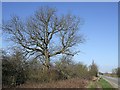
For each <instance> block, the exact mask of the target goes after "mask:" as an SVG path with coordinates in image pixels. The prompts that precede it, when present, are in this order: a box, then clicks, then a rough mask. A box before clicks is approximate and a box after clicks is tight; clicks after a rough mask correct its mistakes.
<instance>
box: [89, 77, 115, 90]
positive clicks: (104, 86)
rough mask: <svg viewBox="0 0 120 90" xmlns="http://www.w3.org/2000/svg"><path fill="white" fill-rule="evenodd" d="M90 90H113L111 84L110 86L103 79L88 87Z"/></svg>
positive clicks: (91, 83)
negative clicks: (98, 89)
mask: <svg viewBox="0 0 120 90" xmlns="http://www.w3.org/2000/svg"><path fill="white" fill-rule="evenodd" d="M88 88H90V90H95V88H102V89H103V90H113V89H112V88H113V87H112V86H111V84H109V83H108V82H107V81H106V80H104V79H103V78H101V79H99V80H98V81H94V82H93V81H91V82H90V83H89V85H88Z"/></svg>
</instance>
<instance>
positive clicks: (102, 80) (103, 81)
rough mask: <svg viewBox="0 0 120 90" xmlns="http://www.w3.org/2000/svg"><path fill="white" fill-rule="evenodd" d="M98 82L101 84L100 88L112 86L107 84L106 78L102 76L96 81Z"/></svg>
mask: <svg viewBox="0 0 120 90" xmlns="http://www.w3.org/2000/svg"><path fill="white" fill-rule="evenodd" d="M98 84H99V85H101V87H102V88H113V87H112V86H111V84H109V83H108V82H107V81H106V80H104V79H103V78H101V79H100V80H99V81H98Z"/></svg>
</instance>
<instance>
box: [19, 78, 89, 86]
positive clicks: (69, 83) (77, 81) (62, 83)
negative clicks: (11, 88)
mask: <svg viewBox="0 0 120 90" xmlns="http://www.w3.org/2000/svg"><path fill="white" fill-rule="evenodd" d="M87 84H88V81H87V80H82V79H79V78H73V79H69V80H61V81H56V82H49V83H26V84H24V85H21V86H19V88H84V87H86V85H87Z"/></svg>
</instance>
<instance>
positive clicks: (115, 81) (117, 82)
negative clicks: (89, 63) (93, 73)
mask: <svg viewBox="0 0 120 90" xmlns="http://www.w3.org/2000/svg"><path fill="white" fill-rule="evenodd" d="M101 77H102V78H103V79H105V80H106V81H107V82H109V83H110V84H111V85H112V86H113V87H114V88H119V89H120V78H113V77H108V76H104V75H102V76H101Z"/></svg>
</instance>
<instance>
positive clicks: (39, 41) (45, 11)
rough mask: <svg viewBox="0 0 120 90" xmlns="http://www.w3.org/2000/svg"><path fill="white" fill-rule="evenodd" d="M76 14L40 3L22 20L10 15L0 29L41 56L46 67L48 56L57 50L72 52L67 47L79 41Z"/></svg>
mask: <svg viewBox="0 0 120 90" xmlns="http://www.w3.org/2000/svg"><path fill="white" fill-rule="evenodd" d="M79 24H80V18H79V17H76V16H73V15H71V14H67V15H61V16H60V15H57V13H56V9H54V8H50V7H40V8H39V9H38V10H37V11H36V12H35V13H34V15H33V16H30V17H29V18H28V19H26V20H24V21H22V20H21V19H20V18H19V17H18V16H13V17H12V18H11V20H10V21H8V22H5V23H4V24H3V32H5V33H8V34H9V36H10V37H9V38H10V39H11V40H12V41H13V42H15V43H17V45H20V46H21V47H22V48H23V49H24V50H25V51H26V52H27V54H29V55H34V56H36V58H38V57H41V58H42V59H41V62H42V63H43V65H44V66H45V68H46V70H48V69H49V67H50V58H51V57H53V56H56V55H58V54H67V55H74V54H76V51H73V50H72V51H71V48H72V47H73V46H75V45H77V44H80V43H83V41H84V39H83V36H82V35H81V34H80V33H78V32H79Z"/></svg>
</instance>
